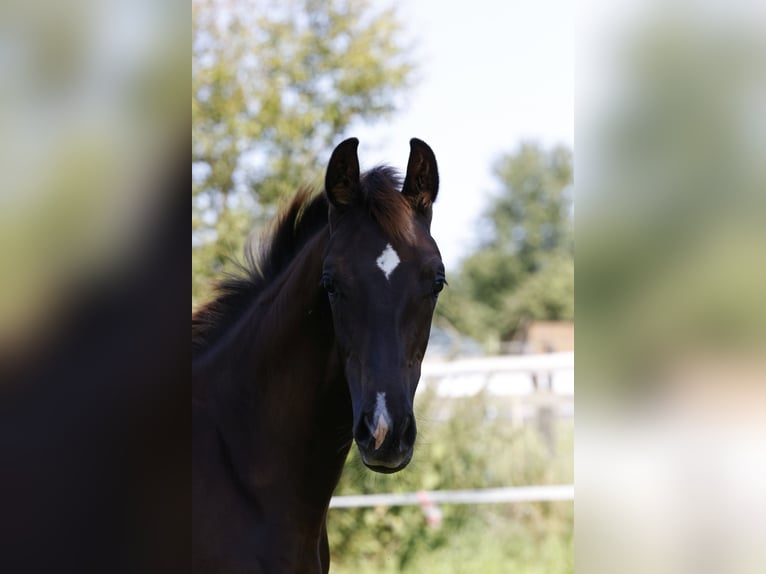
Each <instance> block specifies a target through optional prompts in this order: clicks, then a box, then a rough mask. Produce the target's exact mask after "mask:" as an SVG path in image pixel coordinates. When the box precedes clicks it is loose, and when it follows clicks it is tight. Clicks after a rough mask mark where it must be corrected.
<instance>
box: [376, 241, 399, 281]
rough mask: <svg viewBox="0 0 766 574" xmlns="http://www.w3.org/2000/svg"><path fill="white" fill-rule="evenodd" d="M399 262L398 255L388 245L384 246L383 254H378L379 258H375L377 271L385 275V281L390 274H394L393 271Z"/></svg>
mask: <svg viewBox="0 0 766 574" xmlns="http://www.w3.org/2000/svg"><path fill="white" fill-rule="evenodd" d="M399 261H400V259H399V255H398V254H397V253H396V251H394V248H393V247H391V244H390V243H389V244H388V245H386V248H385V249H384V250H383V253H381V254H380V257H378V258H377V260H376V261H375V263H377V264H378V269H380V270H381V271H382V272H383V273H385V275H386V279H388V278H389V277H390V276H391V273H393V272H394V269H396V267H397V266H398V265H399Z"/></svg>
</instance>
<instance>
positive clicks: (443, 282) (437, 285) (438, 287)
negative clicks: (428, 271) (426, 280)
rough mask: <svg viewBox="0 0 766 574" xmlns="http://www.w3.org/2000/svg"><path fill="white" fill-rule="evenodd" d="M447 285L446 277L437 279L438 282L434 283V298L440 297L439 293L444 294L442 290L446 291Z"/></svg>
mask: <svg viewBox="0 0 766 574" xmlns="http://www.w3.org/2000/svg"><path fill="white" fill-rule="evenodd" d="M445 285H447V280H446V279H445V278H444V277H437V279H436V281H434V290H433V295H434V298H436V297H438V296H439V293H441V292H442V289H444V286H445Z"/></svg>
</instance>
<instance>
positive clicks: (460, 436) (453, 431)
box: [328, 392, 574, 573]
mask: <svg viewBox="0 0 766 574" xmlns="http://www.w3.org/2000/svg"><path fill="white" fill-rule="evenodd" d="M416 412H418V413H419V417H418V419H419V435H418V443H417V446H416V450H415V457H414V459H413V461H412V462H411V463H410V466H409V467H408V468H406V469H405V470H403V471H401V472H400V473H397V474H394V475H390V476H386V475H380V474H375V473H373V472H371V471H369V470H367V469H366V468H364V466H363V465H362V463H361V461H360V460H359V456H358V453H357V452H356V449H353V450H352V452H351V453H350V455H349V461H348V462H347V464H346V469H345V471H344V475H343V478H342V480H341V484H340V485H339V487H338V489H337V491H336V494H352V493H353V494H361V493H372V492H412V491H418V490H422V489H425V490H444V489H467V488H482V487H493V486H509V485H530V484H554V483H556V484H561V483H569V482H571V481H572V480H573V474H574V472H573V464H572V455H573V429H572V425H571V422H567V421H558V423H557V428H556V436H557V438H558V444H557V446H556V449H555V451H554V453H551V452H550V450H549V449H548V448H547V447H546V446H545V443H544V440H543V439H542V438H541V437H540V435H539V434H538V433H537V432H536V431H535V430H534V429H532V428H531V427H528V426H524V427H521V428H515V427H513V426H512V425H511V423H510V421H508V420H507V419H505V418H503V416H502V414H503V411H502V409H500V410H499V411H498V402H497V400H496V399H494V398H493V399H492V400H491V401H490V400H489V399H488V398H487V397H485V396H481V395H480V396H477V397H474V398H469V399H464V398H461V399H459V402H455V403H453V404H449V403H445V401H444V399H436V397H434V396H433V395H432V394H429V393H428V392H424V393H422V394H420V395H418V405H417V407H416ZM447 412H448V413H449V414H448V415H447V416H445V413H447ZM493 415H501V416H495V417H494V418H493ZM440 510H441V511H442V515H443V519H442V525H441V527H440V528H438V529H435V528H432V527H429V526H428V525H427V523H426V520H425V518H424V515H423V512H422V511H421V509H420V508H419V507H412V506H404V507H391V508H385V507H378V508H368V509H363V508H362V509H336V510H332V511H331V512H330V515H329V523H328V530H329V534H330V548H331V551H332V555H333V557H332V560H333V564H332V570H333V571H334V572H341V573H342V572H400V571H402V572H426V571H428V572H481V573H484V572H490V573H491V572H507V571H509V569H511V568H510V566H512V565H517V566H519V567H520V569H522V570H524V571H538V572H571V571H572V526H573V524H572V522H573V505H572V504H571V503H568V502H560V503H538V504H501V505H448V504H442V505H440ZM437 564H438V566H436V565H437Z"/></svg>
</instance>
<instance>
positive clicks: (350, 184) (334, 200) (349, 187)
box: [324, 138, 361, 210]
mask: <svg viewBox="0 0 766 574" xmlns="http://www.w3.org/2000/svg"><path fill="white" fill-rule="evenodd" d="M358 146H359V140H358V139H356V138H349V139H347V140H345V141H343V142H341V143H339V144H338V147H336V148H335V149H334V150H333V152H332V155H331V156H330V163H329V164H328V165H327V173H326V174H325V178H324V191H325V193H326V194H327V199H328V200H329V201H330V203H331V204H332V205H333V206H334V207H335V208H336V209H339V210H342V209H345V208H347V207H350V206H351V205H353V204H354V203H355V202H356V199H357V195H358V194H359V189H360V187H361V184H360V182H359V158H358V157H357V155H356V149H357V147H358Z"/></svg>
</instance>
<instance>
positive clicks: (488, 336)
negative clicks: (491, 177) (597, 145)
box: [437, 143, 574, 344]
mask: <svg viewBox="0 0 766 574" xmlns="http://www.w3.org/2000/svg"><path fill="white" fill-rule="evenodd" d="M494 171H495V175H496V177H497V178H498V180H499V182H500V184H501V186H502V188H501V190H500V193H498V194H497V195H496V196H495V197H494V198H493V199H492V201H491V204H490V207H489V209H488V210H487V211H486V212H485V214H484V217H483V225H482V229H483V236H482V239H481V242H480V245H479V248H478V249H477V250H476V252H475V253H473V254H471V255H470V256H468V257H467V258H466V259H465V260H464V261H463V262H462V265H461V268H460V269H459V271H458V273H457V274H456V276H455V277H454V278H452V279H451V281H450V289H449V290H448V291H449V292H448V293H446V294H445V296H444V297H442V299H441V301H440V304H439V306H438V307H437V315H438V318H440V319H442V320H446V321H448V322H449V323H451V324H452V325H454V326H455V327H457V328H458V329H459V330H460V331H462V332H463V333H466V334H468V335H471V336H473V337H476V338H477V339H479V340H480V341H483V342H484V343H490V344H491V343H492V342H493V341H495V342H496V341H505V340H508V339H510V338H511V337H512V336H513V334H514V332H515V331H516V329H517V328H518V327H519V326H520V325H521V324H522V322H523V321H525V320H529V319H547V320H573V318H574V257H573V256H574V239H573V226H572V216H573V212H572V154H571V151H570V150H568V149H567V148H565V147H561V146H559V147H555V148H553V149H550V150H545V149H542V148H541V147H539V146H538V145H535V144H530V143H525V144H522V145H521V146H520V147H519V148H518V150H516V152H514V153H512V154H509V155H506V156H503V157H501V158H500V159H499V160H498V161H497V163H496V165H495V170H494Z"/></svg>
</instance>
